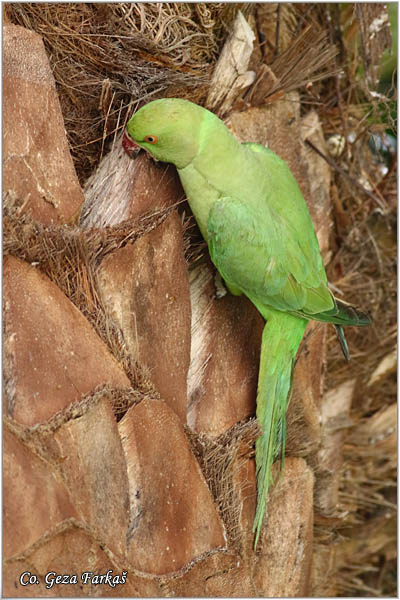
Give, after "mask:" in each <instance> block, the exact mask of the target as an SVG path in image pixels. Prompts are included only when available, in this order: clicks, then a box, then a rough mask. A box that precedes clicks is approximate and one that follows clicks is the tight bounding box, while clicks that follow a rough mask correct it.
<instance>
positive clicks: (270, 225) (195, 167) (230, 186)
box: [127, 98, 371, 545]
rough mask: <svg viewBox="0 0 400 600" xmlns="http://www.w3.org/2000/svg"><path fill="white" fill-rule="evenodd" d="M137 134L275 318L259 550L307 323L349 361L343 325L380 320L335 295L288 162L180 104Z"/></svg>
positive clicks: (229, 264) (264, 383)
mask: <svg viewBox="0 0 400 600" xmlns="http://www.w3.org/2000/svg"><path fill="white" fill-rule="evenodd" d="M127 129H128V133H129V135H130V136H131V137H132V139H133V140H134V142H136V143H137V144H138V145H139V146H141V147H142V148H144V149H145V150H147V151H148V152H150V153H151V154H152V155H153V156H154V157H155V158H157V159H158V160H161V161H166V162H171V163H173V164H174V165H175V166H176V167H177V169H178V174H179V177H180V179H181V182H182V185H183V188H184V190H185V192H186V195H187V198H188V201H189V204H190V206H191V208H192V211H193V213H194V215H195V217H196V220H197V223H198V225H199V227H200V230H201V232H202V234H203V236H204V238H205V240H206V241H207V243H208V246H209V251H210V256H211V259H212V261H213V262H214V264H215V266H216V267H217V269H218V270H219V272H220V274H221V275H222V277H223V278H224V279H225V282H226V284H227V286H228V289H230V290H231V291H232V292H233V293H235V294H240V293H243V294H246V295H247V297H248V298H249V299H250V300H251V302H252V303H253V304H254V305H255V306H256V307H257V309H258V310H259V311H260V313H261V314H262V316H263V317H264V318H265V319H266V325H265V328H264V333H263V338H262V346H261V359H260V373H259V382H258V394H257V419H258V421H259V424H260V427H261V430H262V435H261V436H260V437H259V439H258V440H257V442H256V466H257V488H258V491H257V494H258V500H257V511H256V517H255V521H254V531H255V545H256V544H257V541H258V539H259V536H260V533H261V529H262V523H263V519H264V515H265V514H266V506H267V495H268V491H269V489H270V487H271V485H272V483H273V482H272V464H273V461H274V460H275V458H276V457H277V456H278V455H281V457H282V464H283V459H284V453H285V440H286V411H287V407H288V403H289V398H290V389H291V382H292V376H293V364H294V361H295V357H296V352H297V349H298V347H299V344H300V342H301V339H302V337H303V334H304V331H305V328H306V325H307V321H308V320H310V319H315V320H317V321H324V322H329V323H333V324H334V325H335V326H336V330H337V332H338V338H339V342H340V344H341V347H342V350H343V352H344V354H345V356H346V357H348V348H347V344H346V340H345V338H344V334H343V329H342V326H343V325H357V326H364V325H368V324H369V323H370V322H371V320H370V318H369V316H368V315H367V314H365V313H363V312H361V311H359V310H358V309H356V308H355V307H353V306H351V305H349V304H346V303H345V302H343V301H341V300H338V299H337V298H334V296H333V295H332V294H331V292H330V290H329V287H328V281H327V277H326V273H325V268H324V264H323V261H322V257H321V253H320V249H319V245H318V240H317V236H316V235H315V231H314V227H313V224H312V221H311V217H310V214H309V211H308V208H307V205H306V202H305V200H304V198H303V195H302V193H301V190H300V188H299V186H298V184H297V182H296V180H295V178H294V177H293V175H292V173H291V171H290V169H289V167H288V166H287V164H286V163H285V162H284V161H283V160H282V159H281V158H279V156H277V155H276V154H274V153H273V152H272V151H271V150H268V149H267V148H264V147H263V146H260V145H259V144H254V143H246V144H240V143H239V142H238V141H237V140H236V139H235V137H234V136H233V135H232V134H231V133H230V131H229V130H228V129H227V127H226V126H225V125H224V123H223V122H222V121H221V120H220V119H218V118H217V117H216V116H215V115H214V114H212V113H211V112H209V111H207V110H205V109H204V108H201V107H200V106H197V105H195V104H193V103H191V102H188V101H186V100H181V99H176V98H168V99H163V100H155V101H154V102H150V103H149V104H147V105H146V106H144V107H143V108H141V109H140V110H139V111H138V112H137V113H136V114H135V115H134V116H133V117H132V118H131V119H130V121H129V123H128V126H127ZM147 136H151V138H150V140H151V142H152V143H149V141H148V138H147Z"/></svg>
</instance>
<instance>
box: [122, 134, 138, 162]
mask: <svg viewBox="0 0 400 600" xmlns="http://www.w3.org/2000/svg"><path fill="white" fill-rule="evenodd" d="M122 147H123V149H124V150H125V152H126V153H127V155H128V156H129V157H130V158H135V156H136V155H137V154H138V152H139V150H140V146H138V145H137V144H135V142H134V141H133V140H132V138H131V137H129V135H128V134H127V133H126V131H124V135H123V136H122Z"/></svg>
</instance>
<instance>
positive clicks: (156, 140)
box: [143, 135, 158, 144]
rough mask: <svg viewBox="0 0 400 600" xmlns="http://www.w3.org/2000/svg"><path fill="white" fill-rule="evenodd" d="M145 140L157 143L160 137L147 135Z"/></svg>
mask: <svg viewBox="0 0 400 600" xmlns="http://www.w3.org/2000/svg"><path fill="white" fill-rule="evenodd" d="M143 141H144V142H147V143H148V144H156V143H157V142H158V138H157V137H156V136H155V135H146V136H145V137H144V140H143Z"/></svg>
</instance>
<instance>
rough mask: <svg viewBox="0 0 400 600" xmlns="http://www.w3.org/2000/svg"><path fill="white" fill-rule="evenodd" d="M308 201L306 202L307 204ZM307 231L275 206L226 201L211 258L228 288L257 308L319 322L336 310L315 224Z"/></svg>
mask: <svg viewBox="0 0 400 600" xmlns="http://www.w3.org/2000/svg"><path fill="white" fill-rule="evenodd" d="M303 202H304V200H303ZM309 225H310V226H311V232H309V231H308V232H304V231H301V232H300V235H299V233H298V232H297V231H295V230H294V228H293V225H292V224H291V223H290V222H288V221H287V220H285V219H284V218H283V216H282V215H281V214H279V213H277V212H276V211H274V210H272V209H271V208H270V207H269V209H268V210H266V207H265V206H264V205H263V206H258V205H254V203H251V202H246V201H244V200H239V199H237V198H221V199H220V200H218V201H217V202H216V203H215V204H214V206H213V208H212V209H211V211H210V215H209V220H208V244H209V249H210V255H211V258H212V261H213V262H214V264H215V266H216V267H217V268H218V270H219V271H220V273H221V275H222V276H223V277H224V279H225V280H226V282H227V284H228V285H232V286H233V287H235V288H239V289H240V290H241V291H242V292H243V293H244V294H246V295H247V296H248V297H249V298H250V299H251V300H252V302H253V303H254V304H255V305H256V306H257V308H258V309H259V310H260V312H261V313H263V307H271V308H274V309H277V310H281V311H286V312H291V313H295V314H297V315H298V316H303V317H305V318H315V316H314V315H316V314H318V313H319V312H324V311H328V310H330V309H332V308H334V301H333V298H332V295H331V293H330V292H329V290H328V287H327V279H326V274H325V270H324V267H323V264H322V259H321V256H320V252H319V246H318V241H317V239H316V237H315V233H314V230H313V228H312V223H311V221H310V223H309Z"/></svg>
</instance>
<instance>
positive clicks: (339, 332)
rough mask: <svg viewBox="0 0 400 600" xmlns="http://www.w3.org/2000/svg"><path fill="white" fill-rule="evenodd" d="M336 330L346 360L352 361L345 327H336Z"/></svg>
mask: <svg viewBox="0 0 400 600" xmlns="http://www.w3.org/2000/svg"><path fill="white" fill-rule="evenodd" d="M335 329H336V334H337V336H338V340H339V344H340V347H341V349H342V352H343V355H344V357H345V359H346V360H350V352H349V347H348V345H347V342H346V338H345V337H344V331H343V327H342V326H341V325H335Z"/></svg>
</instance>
